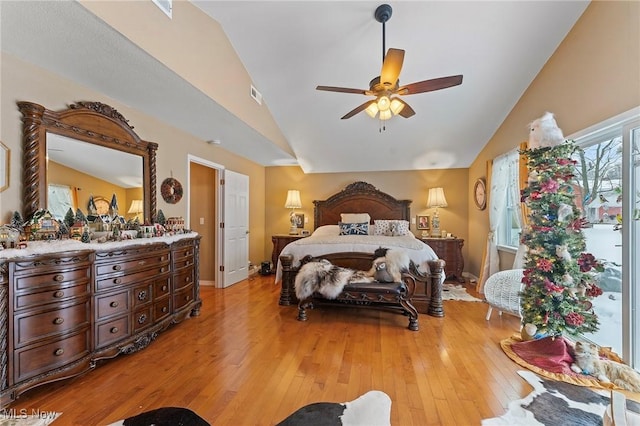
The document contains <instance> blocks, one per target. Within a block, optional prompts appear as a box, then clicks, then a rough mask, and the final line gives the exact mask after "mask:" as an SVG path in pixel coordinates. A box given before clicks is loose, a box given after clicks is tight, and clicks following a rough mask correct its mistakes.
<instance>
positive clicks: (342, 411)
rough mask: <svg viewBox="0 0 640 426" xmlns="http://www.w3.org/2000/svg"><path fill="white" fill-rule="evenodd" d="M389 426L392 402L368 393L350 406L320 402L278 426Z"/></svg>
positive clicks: (374, 393)
mask: <svg viewBox="0 0 640 426" xmlns="http://www.w3.org/2000/svg"><path fill="white" fill-rule="evenodd" d="M311 425H313V426H356V425H361V426H364V425H366V426H389V425H391V398H389V395H387V394H386V393H384V392H381V391H376V390H374V391H369V392H367V393H365V394H364V395H362V396H360V397H359V398H357V399H354V400H353V401H350V402H344V403H337V402H317V403H314V404H309V405H305V406H304V407H302V408H300V409H298V410H296V411H295V412H293V413H292V414H291V415H290V416H288V417H287V418H286V419H284V420H283V421H281V422H280V423H278V424H277V425H276V426H311Z"/></svg>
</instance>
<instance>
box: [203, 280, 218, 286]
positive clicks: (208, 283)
mask: <svg viewBox="0 0 640 426" xmlns="http://www.w3.org/2000/svg"><path fill="white" fill-rule="evenodd" d="M200 286H202V287H215V286H216V282H215V281H207V280H200Z"/></svg>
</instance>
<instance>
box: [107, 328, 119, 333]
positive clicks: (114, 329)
mask: <svg viewBox="0 0 640 426" xmlns="http://www.w3.org/2000/svg"><path fill="white" fill-rule="evenodd" d="M118 331H120V330H118V327H111V329H110V330H109V332H110V333H111V334H116V333H117V332H118Z"/></svg>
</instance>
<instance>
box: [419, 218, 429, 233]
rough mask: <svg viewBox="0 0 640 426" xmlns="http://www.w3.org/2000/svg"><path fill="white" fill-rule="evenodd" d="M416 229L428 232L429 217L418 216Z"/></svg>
mask: <svg viewBox="0 0 640 426" xmlns="http://www.w3.org/2000/svg"><path fill="white" fill-rule="evenodd" d="M416 229H418V230H422V231H428V230H429V229H430V227H429V215H418V216H417V217H416Z"/></svg>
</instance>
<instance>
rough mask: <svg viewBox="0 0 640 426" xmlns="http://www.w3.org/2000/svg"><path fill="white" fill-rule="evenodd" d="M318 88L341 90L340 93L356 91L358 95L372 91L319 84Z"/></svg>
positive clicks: (332, 90)
mask: <svg viewBox="0 0 640 426" xmlns="http://www.w3.org/2000/svg"><path fill="white" fill-rule="evenodd" d="M316 90H324V91H327V92H340V93H355V94H356V95H367V94H369V93H370V92H369V91H368V90H363V89H349V88H347V87H334V86H318V87H316Z"/></svg>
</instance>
